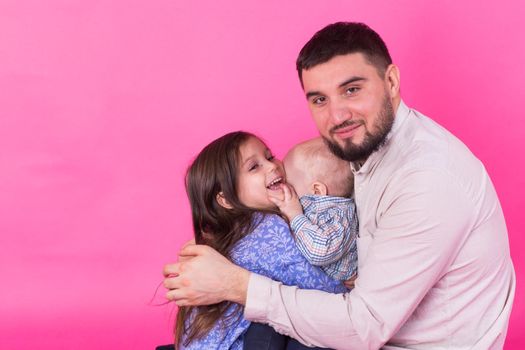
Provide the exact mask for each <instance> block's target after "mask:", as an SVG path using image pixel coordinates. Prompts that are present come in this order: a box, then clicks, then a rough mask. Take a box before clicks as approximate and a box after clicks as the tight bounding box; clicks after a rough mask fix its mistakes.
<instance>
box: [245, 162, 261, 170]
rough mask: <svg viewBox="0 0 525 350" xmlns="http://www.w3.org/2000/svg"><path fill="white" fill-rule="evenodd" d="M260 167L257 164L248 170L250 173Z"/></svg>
mask: <svg viewBox="0 0 525 350" xmlns="http://www.w3.org/2000/svg"><path fill="white" fill-rule="evenodd" d="M258 167H259V164H257V163H255V164H253V165H250V167H249V168H248V171H253V170H255V169H257V168H258Z"/></svg>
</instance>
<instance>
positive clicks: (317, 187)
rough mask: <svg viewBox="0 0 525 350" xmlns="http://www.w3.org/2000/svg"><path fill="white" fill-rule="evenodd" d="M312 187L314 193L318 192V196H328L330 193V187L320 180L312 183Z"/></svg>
mask: <svg viewBox="0 0 525 350" xmlns="http://www.w3.org/2000/svg"><path fill="white" fill-rule="evenodd" d="M311 189H312V192H313V194H316V195H318V196H326V194H327V193H328V188H327V187H326V185H325V184H324V183H322V182H318V181H316V182H314V183H313V184H312V187H311Z"/></svg>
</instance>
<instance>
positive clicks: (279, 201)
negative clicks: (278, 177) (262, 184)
mask: <svg viewBox="0 0 525 350" xmlns="http://www.w3.org/2000/svg"><path fill="white" fill-rule="evenodd" d="M281 187H282V189H283V192H282V194H281V193H276V191H268V199H269V200H270V201H271V202H272V203H273V204H275V205H276V206H277V207H278V208H279V210H280V211H281V213H283V214H284V215H285V216H286V217H287V218H288V221H290V222H292V220H293V219H294V218H295V217H296V216H297V215H301V214H302V213H303V207H302V206H301V202H300V201H299V197H298V196H297V193H296V192H295V190H294V188H293V187H292V186H290V185H288V184H282V185H281Z"/></svg>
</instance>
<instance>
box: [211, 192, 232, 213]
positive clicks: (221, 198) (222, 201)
mask: <svg viewBox="0 0 525 350" xmlns="http://www.w3.org/2000/svg"><path fill="white" fill-rule="evenodd" d="M215 199H216V200H217V203H219V205H220V206H221V207H223V208H226V209H233V207H232V206H231V205H230V203H229V202H228V201H227V200H226V198H224V193H222V191H221V192H219V193H217V195H216V196H215Z"/></svg>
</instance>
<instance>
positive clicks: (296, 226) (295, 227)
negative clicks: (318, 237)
mask: <svg viewBox="0 0 525 350" xmlns="http://www.w3.org/2000/svg"><path fill="white" fill-rule="evenodd" d="M307 221H308V218H307V217H306V215H304V214H300V215H297V216H296V217H294V218H293V219H292V222H290V227H291V228H292V231H293V232H297V231H299V230H300V228H301V227H302V226H303V225H304V223H305V222H307Z"/></svg>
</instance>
